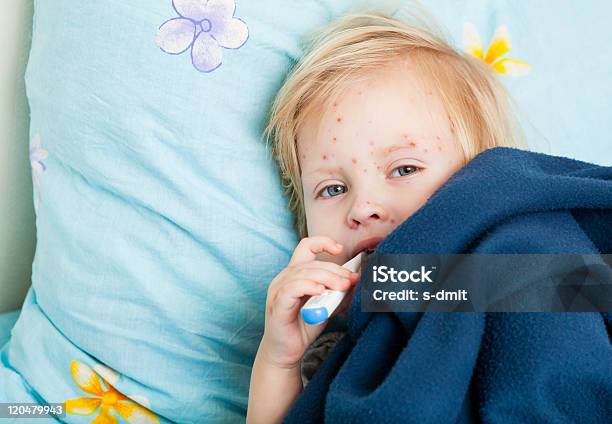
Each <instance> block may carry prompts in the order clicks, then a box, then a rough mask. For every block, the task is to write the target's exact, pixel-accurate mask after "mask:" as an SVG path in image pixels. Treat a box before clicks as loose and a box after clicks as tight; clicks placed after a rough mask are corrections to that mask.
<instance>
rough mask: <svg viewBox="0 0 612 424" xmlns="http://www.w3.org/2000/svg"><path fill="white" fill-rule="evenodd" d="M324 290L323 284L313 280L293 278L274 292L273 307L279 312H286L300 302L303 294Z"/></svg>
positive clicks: (318, 292) (317, 292) (312, 294)
mask: <svg viewBox="0 0 612 424" xmlns="http://www.w3.org/2000/svg"><path fill="white" fill-rule="evenodd" d="M323 291H325V286H324V285H322V284H319V283H318V282H316V281H314V280H305V279H304V280H294V281H292V282H290V283H288V284H286V285H284V286H283V287H281V288H280V289H279V290H278V292H277V293H276V297H275V298H274V305H275V309H277V310H278V311H280V312H288V311H291V310H293V309H294V308H295V307H296V306H299V305H300V304H301V299H302V297H304V296H316V295H319V294H321V293H323Z"/></svg>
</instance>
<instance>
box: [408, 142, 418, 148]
mask: <svg viewBox="0 0 612 424" xmlns="http://www.w3.org/2000/svg"><path fill="white" fill-rule="evenodd" d="M408 146H410V147H416V143H415V142H414V141H411V142H410V143H408Z"/></svg>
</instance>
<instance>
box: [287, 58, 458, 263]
mask: <svg viewBox="0 0 612 424" xmlns="http://www.w3.org/2000/svg"><path fill="white" fill-rule="evenodd" d="M317 131H318V132H317ZM298 151H299V160H300V164H301V168H302V187H303V190H304V205H305V212H306V221H307V226H308V235H309V236H316V235H324V236H329V237H332V238H333V239H335V240H337V241H338V242H340V243H342V244H343V245H344V249H343V251H342V253H341V254H340V255H337V256H331V255H329V254H326V253H324V254H320V255H319V257H318V259H320V260H326V261H332V262H335V263H338V264H343V263H345V262H346V261H348V260H349V259H350V258H351V257H353V256H354V255H355V254H357V253H358V251H357V250H358V247H359V246H358V244H359V243H360V242H362V241H364V240H367V239H370V238H378V239H382V238H384V237H385V236H387V234H389V233H390V232H391V231H393V230H394V229H395V228H396V227H397V226H398V225H400V224H401V223H402V222H403V221H404V220H406V218H408V217H409V216H410V215H412V214H413V213H414V212H416V210H417V209H419V208H420V207H421V206H423V204H425V202H426V201H427V199H428V198H429V197H430V196H431V195H432V194H433V193H434V192H435V191H436V190H437V189H438V188H439V187H440V186H441V185H442V184H444V182H445V181H446V180H447V179H448V178H449V177H450V176H451V175H452V174H454V173H455V172H456V171H457V170H458V169H459V168H461V166H462V165H463V163H464V156H463V153H462V151H461V149H460V147H459V144H458V142H457V141H456V139H455V135H454V133H453V131H452V130H451V125H450V122H449V118H448V115H447V113H446V111H445V109H444V106H443V104H442V100H441V99H440V98H439V96H438V95H437V94H436V92H435V90H433V89H432V88H431V87H428V85H427V84H426V83H424V82H422V81H421V80H420V79H419V78H417V76H416V75H415V73H414V71H413V70H412V69H411V67H410V62H397V63H394V64H392V65H390V66H389V67H388V68H385V69H383V70H380V71H377V72H376V73H375V74H374V75H372V76H371V77H370V78H369V80H367V81H362V82H355V83H354V84H352V85H351V88H350V89H349V90H348V91H347V92H346V94H345V95H344V96H343V97H341V98H340V99H339V100H338V101H337V102H336V103H334V104H333V105H330V107H329V109H327V110H321V109H319V110H317V111H315V112H314V113H312V114H310V117H309V119H308V120H307V121H306V122H305V123H304V126H303V127H302V128H301V130H300V132H299V134H298Z"/></svg>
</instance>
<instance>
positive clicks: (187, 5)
mask: <svg viewBox="0 0 612 424" xmlns="http://www.w3.org/2000/svg"><path fill="white" fill-rule="evenodd" d="M172 7H173V8H174V10H175V11H176V13H177V14H178V15H179V16H178V17H177V18H172V19H169V20H167V21H166V22H164V23H163V24H161V26H160V27H159V29H158V31H157V36H156V37H155V43H156V44H157V45H158V46H159V48H160V49H162V50H163V51H164V52H166V53H168V54H181V53H184V52H186V51H187V50H189V49H191V63H193V66H195V68H196V69H197V70H198V71H201V72H212V71H214V70H215V69H217V68H218V67H219V66H221V52H222V50H221V48H225V49H239V48H240V47H242V46H243V45H244V43H246V41H247V39H248V38H249V29H248V27H247V25H246V23H245V22H244V21H243V20H241V19H239V18H235V17H234V12H235V11H236V4H235V2H234V0H173V1H172Z"/></svg>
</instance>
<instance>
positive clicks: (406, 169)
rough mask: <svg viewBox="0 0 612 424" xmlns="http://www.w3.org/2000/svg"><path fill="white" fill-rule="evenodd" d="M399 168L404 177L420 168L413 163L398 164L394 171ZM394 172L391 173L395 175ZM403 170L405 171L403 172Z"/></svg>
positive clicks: (401, 175) (400, 174)
mask: <svg viewBox="0 0 612 424" xmlns="http://www.w3.org/2000/svg"><path fill="white" fill-rule="evenodd" d="M397 170H399V171H400V172H399V176H400V177H403V176H406V175H410V174H414V173H415V172H417V171H418V170H419V168H417V167H416V166H412V165H403V166H398V167H397V168H395V169H394V170H393V172H395V171H397ZM393 172H392V173H391V175H393ZM402 172H403V173H402Z"/></svg>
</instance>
